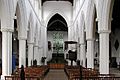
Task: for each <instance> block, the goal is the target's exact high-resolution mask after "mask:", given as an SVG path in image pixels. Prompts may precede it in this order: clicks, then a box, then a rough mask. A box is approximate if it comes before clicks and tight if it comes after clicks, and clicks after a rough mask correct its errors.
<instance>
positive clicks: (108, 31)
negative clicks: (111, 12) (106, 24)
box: [98, 30, 111, 34]
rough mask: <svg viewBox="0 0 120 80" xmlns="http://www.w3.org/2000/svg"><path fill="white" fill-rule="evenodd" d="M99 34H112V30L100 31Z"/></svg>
mask: <svg viewBox="0 0 120 80" xmlns="http://www.w3.org/2000/svg"><path fill="white" fill-rule="evenodd" d="M98 33H99V34H103V33H108V34H109V33H111V30H99V31H98Z"/></svg>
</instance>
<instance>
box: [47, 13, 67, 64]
mask: <svg viewBox="0 0 120 80" xmlns="http://www.w3.org/2000/svg"><path fill="white" fill-rule="evenodd" d="M47 36H48V54H49V60H51V59H56V62H59V61H61V60H64V41H66V40H68V27H67V23H66V21H65V19H64V18H63V17H62V16H61V15H60V14H58V13H56V14H55V15H54V16H52V18H51V19H50V20H49V22H48V25H47ZM59 59H60V60H59Z"/></svg>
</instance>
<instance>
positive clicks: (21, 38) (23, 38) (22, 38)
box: [18, 37, 27, 40]
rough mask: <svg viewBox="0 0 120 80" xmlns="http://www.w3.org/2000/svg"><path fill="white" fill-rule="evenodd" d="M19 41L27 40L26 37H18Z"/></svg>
mask: <svg viewBox="0 0 120 80" xmlns="http://www.w3.org/2000/svg"><path fill="white" fill-rule="evenodd" d="M18 40H27V38H25V37H18Z"/></svg>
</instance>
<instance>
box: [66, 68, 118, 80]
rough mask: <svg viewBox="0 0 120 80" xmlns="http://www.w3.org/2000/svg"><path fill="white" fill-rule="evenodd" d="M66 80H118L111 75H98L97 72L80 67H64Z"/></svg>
mask: <svg viewBox="0 0 120 80" xmlns="http://www.w3.org/2000/svg"><path fill="white" fill-rule="evenodd" d="M64 71H65V72H66V74H67V76H68V80H120V77H115V75H112V74H100V73H99V71H98V70H96V69H91V68H84V67H82V66H65V68H64Z"/></svg>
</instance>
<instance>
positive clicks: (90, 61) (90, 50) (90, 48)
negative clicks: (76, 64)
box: [87, 39, 94, 68]
mask: <svg viewBox="0 0 120 80" xmlns="http://www.w3.org/2000/svg"><path fill="white" fill-rule="evenodd" d="M87 68H94V39H87Z"/></svg>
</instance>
